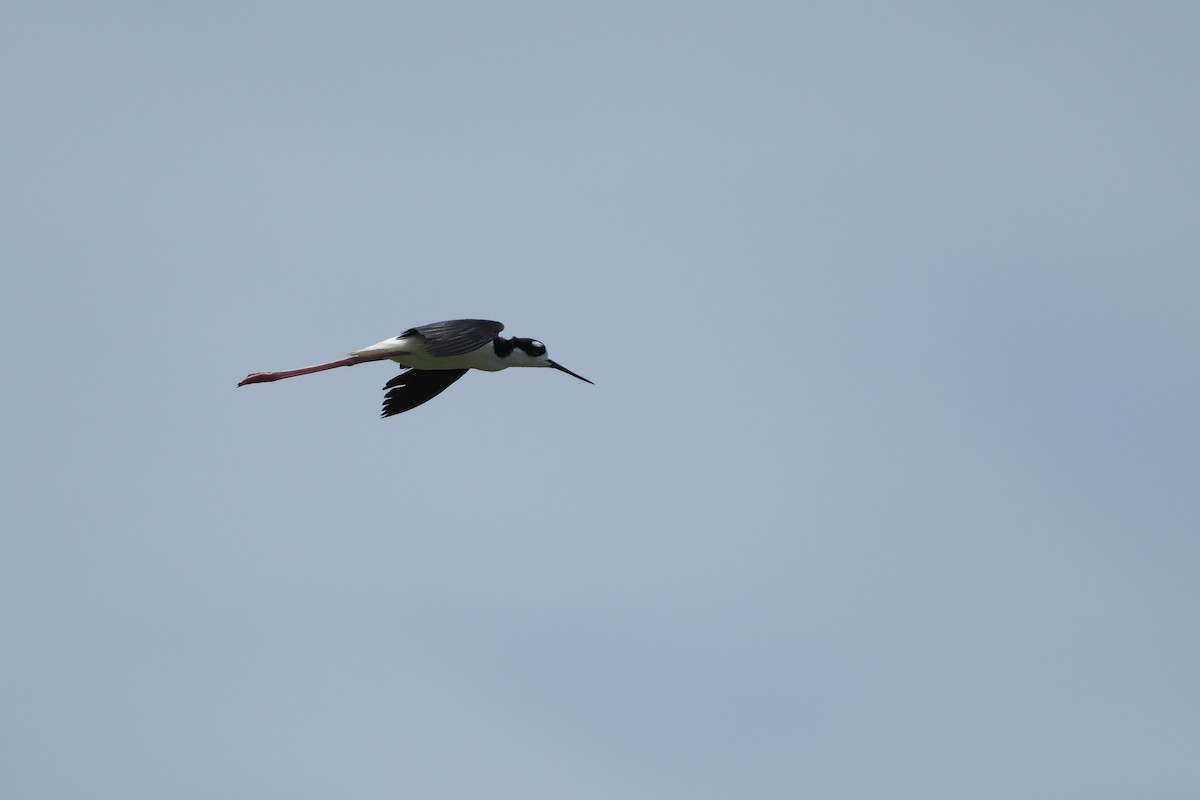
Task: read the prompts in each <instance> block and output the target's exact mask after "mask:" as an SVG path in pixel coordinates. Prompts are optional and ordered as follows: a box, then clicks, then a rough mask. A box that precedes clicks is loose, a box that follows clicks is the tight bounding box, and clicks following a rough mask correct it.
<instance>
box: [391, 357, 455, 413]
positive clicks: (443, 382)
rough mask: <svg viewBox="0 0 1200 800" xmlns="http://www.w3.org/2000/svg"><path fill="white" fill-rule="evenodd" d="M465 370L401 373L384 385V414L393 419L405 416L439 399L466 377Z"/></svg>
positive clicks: (417, 370)
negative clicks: (406, 413) (457, 381)
mask: <svg viewBox="0 0 1200 800" xmlns="http://www.w3.org/2000/svg"><path fill="white" fill-rule="evenodd" d="M466 374H467V371H466V370H465V369H431V370H423V369H410V370H408V371H407V372H401V373H400V374H399V375H397V376H396V377H394V378H392V379H391V380H390V381H388V382H387V384H386V385H384V387H383V388H384V389H385V390H387V394H386V395H384V398H383V414H382V415H381V416H384V417H391V416H395V415H396V414H403V413H404V412H405V411H409V410H410V409H414V408H416V407H417V406H419V405H421V404H422V403H426V402H428V401H430V400H432V399H433V398H435V397H437V396H438V395H439V394H441V393H442V392H444V391H446V389H447V388H449V386H450V384H452V383H454V382H455V381H456V380H458V379H459V378H461V377H462V376H463V375H466Z"/></svg>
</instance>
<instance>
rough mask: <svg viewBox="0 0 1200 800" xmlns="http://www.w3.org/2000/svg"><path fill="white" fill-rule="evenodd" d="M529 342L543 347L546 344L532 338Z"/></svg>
mask: <svg viewBox="0 0 1200 800" xmlns="http://www.w3.org/2000/svg"><path fill="white" fill-rule="evenodd" d="M530 344H531V345H533V346H534V347H545V346H546V345H544V344H542V343H541V342H539V341H538V340H537V339H534V340H533V341H532V342H530Z"/></svg>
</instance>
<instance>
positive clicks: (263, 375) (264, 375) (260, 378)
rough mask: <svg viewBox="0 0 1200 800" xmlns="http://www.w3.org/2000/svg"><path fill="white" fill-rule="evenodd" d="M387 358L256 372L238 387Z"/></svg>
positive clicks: (351, 359) (349, 359)
mask: <svg viewBox="0 0 1200 800" xmlns="http://www.w3.org/2000/svg"><path fill="white" fill-rule="evenodd" d="M385 358H387V356H380V357H378V358H367V357H364V356H348V357H346V358H343V359H339V360H338V361H330V362H329V363H328V364H317V365H316V366H313V367H301V368H300V369H286V370H283V371H282V372H255V373H254V374H252V375H247V376H246V377H245V378H243V379H242V382H241V383H239V384H238V386H245V385H246V384H248V383H270V382H271V381H281V380H283V379H284V378H294V377H296V376H297V375H308V374H310V373H313V372H323V371H324V370H327V369H334V368H336V367H352V366H354V365H355V364H361V363H363V362H364V361H382V360H383V359H385Z"/></svg>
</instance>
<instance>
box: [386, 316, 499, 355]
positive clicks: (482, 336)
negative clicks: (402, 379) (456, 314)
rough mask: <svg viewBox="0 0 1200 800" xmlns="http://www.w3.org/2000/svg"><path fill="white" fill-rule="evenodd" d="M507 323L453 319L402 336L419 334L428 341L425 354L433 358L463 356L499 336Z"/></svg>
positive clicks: (420, 326) (410, 330)
mask: <svg viewBox="0 0 1200 800" xmlns="http://www.w3.org/2000/svg"><path fill="white" fill-rule="evenodd" d="M502 330H504V323H502V322H494V321H492V320H490V319H451V320H447V321H445V322H431V323H429V324H428V325H419V326H417V327H415V328H409V329H408V330H406V331H405V332H404V333H402V334H400V335H401V336H410V335H412V334H414V333H415V334H418V335H419V336H421V337H422V338H424V339H425V351H426V352H427V353H429V355H431V356H433V357H434V358H441V357H443V356H461V355H463V354H465V353H469V352H471V351H472V350H478V349H479V348H481V347H483V346H484V345H485V344H487V343H488V342H490V341H492V339H495V338H496V337H497V336H499V335H500V331H502Z"/></svg>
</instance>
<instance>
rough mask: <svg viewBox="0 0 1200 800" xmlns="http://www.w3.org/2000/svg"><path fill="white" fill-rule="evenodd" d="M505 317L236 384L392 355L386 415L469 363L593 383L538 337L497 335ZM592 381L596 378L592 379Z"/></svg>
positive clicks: (416, 401)
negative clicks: (545, 371)
mask: <svg viewBox="0 0 1200 800" xmlns="http://www.w3.org/2000/svg"><path fill="white" fill-rule="evenodd" d="M502 330H504V325H503V323H500V322H494V321H492V320H488V319H452V320H448V321H446V322H433V323H430V324H429V325H419V326H417V327H416V328H409V329H408V330H406V331H405V332H404V333H402V334H400V335H399V336H396V337H394V338H392V339H385V340H384V341H382V342H379V343H378V344H373V345H371V346H370V347H364V348H363V349H361V350H355V351H354V352H352V353H351V354H350V355H349V356H347V357H346V358H342V359H339V360H337V361H330V362H328V363H325V364H317V365H315V366H312V367H301V368H300V369H289V370H283V371H281V372H255V373H253V374H252V375H247V376H246V377H245V378H244V379H242V382H241V383H239V384H238V386H245V385H246V384H248V383H270V382H271V381H278V380H283V379H284V378H294V377H296V376H297V375H308V374H309V373H312V372H321V371H323V370H327V369H334V368H335V367H352V366H354V365H355V364H362V363H363V362H366V361H395V362H396V363H397V364H399V365H400V366H401V368H402V369H404V370H405V371H404V372H401V373H400V374H399V375H397V376H396V377H394V378H392V379H391V380H390V381H388V382H387V384H385V385H384V387H383V388H384V390H385V391H386V392H387V394H386V395H384V399H383V414H382V416H384V417H391V416H394V415H395V414H403V413H404V412H405V411H409V410H411V409H414V408H416V407H417V406H419V405H421V404H422V403H425V402H428V401H430V400H432V399H433V398H435V397H437V396H438V395H439V394H441V393H442V392H444V391H445V390H446V389H447V388H449V386H450V384H452V383H454V382H455V381H456V380H458V379H459V378H461V377H462V376H463V375H466V374H467V370H469V369H481V370H483V371H485V372H499V371H500V370H502V369H508V368H509V367H553V368H554V369H556V370H558V371H559V372H565V373H567V374H568V375H570V376H571V377H574V378H579V380H581V381H585V382H587V383H591V381H589V380H588V379H587V378H585V377H583V376H582V375H576V374H575V373H574V372H571V370H569V369H567V368H566V367H564V366H563V365H562V364H559V363H557V362H555V361H552V360H551V359H550V357H549V356H547V355H546V345H544V344H542V343H541V342H539V341H538V340H537V339H522V338H520V337H517V336H514V337H512V338H509V339H505V338H504V337H503V336H501V335H500V331H502ZM593 385H594V384H593Z"/></svg>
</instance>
